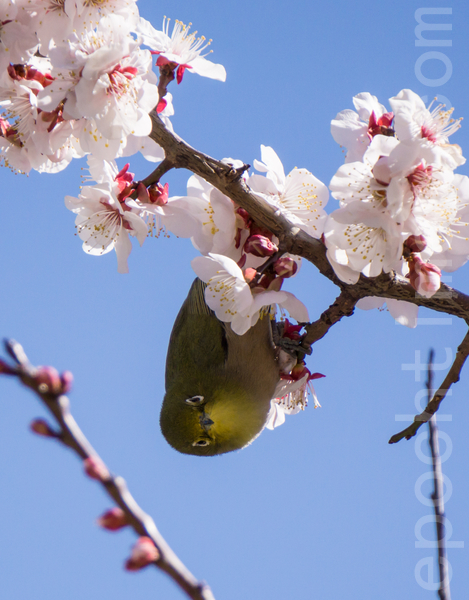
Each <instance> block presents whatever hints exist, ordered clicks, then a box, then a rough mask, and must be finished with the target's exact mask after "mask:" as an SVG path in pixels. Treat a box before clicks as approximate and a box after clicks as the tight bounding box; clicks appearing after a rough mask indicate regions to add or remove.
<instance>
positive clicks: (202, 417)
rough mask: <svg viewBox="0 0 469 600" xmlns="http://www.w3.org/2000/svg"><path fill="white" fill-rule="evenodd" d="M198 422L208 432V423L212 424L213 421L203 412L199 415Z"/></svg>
mask: <svg viewBox="0 0 469 600" xmlns="http://www.w3.org/2000/svg"><path fill="white" fill-rule="evenodd" d="M200 424H201V425H202V427H203V429H205V431H207V432H208V430H209V429H210V425H213V421H212V419H211V418H210V417H209V416H207V415H206V414H205V413H204V412H203V413H202V414H201V415H200Z"/></svg>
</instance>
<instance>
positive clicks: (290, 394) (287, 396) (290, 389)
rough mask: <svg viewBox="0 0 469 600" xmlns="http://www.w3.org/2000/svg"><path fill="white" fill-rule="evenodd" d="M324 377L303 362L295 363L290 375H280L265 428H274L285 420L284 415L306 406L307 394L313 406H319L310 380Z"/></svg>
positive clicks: (297, 411)
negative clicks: (311, 399)
mask: <svg viewBox="0 0 469 600" xmlns="http://www.w3.org/2000/svg"><path fill="white" fill-rule="evenodd" d="M320 377H324V375H322V374H321V373H313V374H311V372H310V371H309V369H307V368H306V366H305V365H304V363H299V364H297V365H296V366H295V367H294V368H293V370H292V372H291V374H290V375H287V376H282V378H281V379H280V381H279V383H278V384H277V387H276V389H275V392H274V397H273V398H272V400H271V402H270V411H269V414H268V415H267V421H266V424H265V427H266V429H271V430H273V429H275V428H276V427H279V426H280V425H283V423H284V422H285V415H296V414H298V413H299V412H300V411H302V410H304V409H305V408H306V407H307V406H308V394H310V395H311V397H312V398H313V402H314V408H320V406H321V405H320V404H319V400H318V398H317V396H316V392H315V389H314V387H313V384H312V383H311V381H312V380H313V379H319V378H320Z"/></svg>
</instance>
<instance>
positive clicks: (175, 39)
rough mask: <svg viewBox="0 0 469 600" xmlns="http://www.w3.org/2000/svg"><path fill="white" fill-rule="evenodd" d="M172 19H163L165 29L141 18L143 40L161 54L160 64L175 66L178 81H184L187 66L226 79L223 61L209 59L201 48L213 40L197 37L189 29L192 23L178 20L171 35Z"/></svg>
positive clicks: (199, 72)
mask: <svg viewBox="0 0 469 600" xmlns="http://www.w3.org/2000/svg"><path fill="white" fill-rule="evenodd" d="M169 23H170V19H167V18H166V17H165V18H164V20H163V30H162V31H158V30H157V29H155V28H154V27H153V26H152V25H151V24H150V23H149V22H148V21H146V20H145V19H143V18H140V23H139V25H138V27H137V33H138V35H139V36H140V39H141V40H142V43H143V44H145V45H146V46H148V47H149V48H151V49H152V50H153V52H154V53H155V54H158V61H157V63H156V64H157V66H159V67H162V66H164V65H169V66H170V67H171V68H173V69H176V78H177V82H178V83H181V81H182V78H183V76H184V72H185V70H186V69H189V70H190V71H192V72H193V73H197V74H198V75H202V76H203V77H209V78H210V79H218V80H219V81H225V80H226V71H225V68H224V67H223V65H218V64H215V63H212V62H211V61H209V60H207V59H206V58H205V56H206V55H207V54H208V53H206V54H204V55H202V54H201V52H202V51H203V50H205V49H206V48H207V46H208V45H209V44H210V43H211V41H212V40H209V41H206V39H205V37H203V36H201V37H199V38H198V37H196V36H197V32H196V31H195V32H193V33H190V28H191V25H192V24H191V23H189V25H184V23H182V22H181V21H177V20H176V21H175V23H174V28H173V32H172V34H171V36H170V35H169Z"/></svg>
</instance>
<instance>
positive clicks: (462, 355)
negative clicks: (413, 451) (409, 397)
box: [389, 331, 469, 444]
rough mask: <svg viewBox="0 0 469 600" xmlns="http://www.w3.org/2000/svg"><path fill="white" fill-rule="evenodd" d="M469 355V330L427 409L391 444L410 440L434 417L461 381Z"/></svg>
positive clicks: (390, 441)
mask: <svg viewBox="0 0 469 600" xmlns="http://www.w3.org/2000/svg"><path fill="white" fill-rule="evenodd" d="M468 355H469V331H468V332H467V333H466V335H465V337H464V339H463V341H462V342H461V345H460V346H459V348H458V351H457V353H456V358H455V359H454V362H453V364H452V365H451V368H450V370H449V371H448V374H447V375H446V377H445V380H444V381H443V383H442V384H441V387H440V389H439V390H438V391H437V392H436V393H435V394H434V396H433V398H432V399H431V400H429V402H428V404H427V407H426V408H425V410H424V411H423V412H422V413H420V414H419V415H416V416H415V417H414V422H413V423H412V425H409V427H407V428H406V429H404V430H403V431H401V432H399V433H396V434H395V435H393V436H392V438H391V439H390V440H389V443H390V444H395V443H396V442H400V441H401V440H402V439H403V438H405V439H406V440H410V439H411V438H412V437H414V435H415V434H416V433H417V431H418V430H419V429H420V427H421V426H422V425H423V424H424V423H427V422H428V421H429V420H430V419H431V418H432V416H433V415H434V414H435V413H436V411H437V410H438V408H439V406H440V404H441V402H442V401H443V399H444V398H445V396H446V394H447V392H448V390H449V388H450V387H451V386H452V385H453V383H457V382H458V381H459V376H460V374H461V370H462V368H463V366H464V363H465V362H466V358H467V356H468Z"/></svg>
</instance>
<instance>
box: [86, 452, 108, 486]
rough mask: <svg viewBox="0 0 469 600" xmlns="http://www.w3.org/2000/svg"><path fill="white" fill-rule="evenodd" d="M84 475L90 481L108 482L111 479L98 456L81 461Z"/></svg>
mask: <svg viewBox="0 0 469 600" xmlns="http://www.w3.org/2000/svg"><path fill="white" fill-rule="evenodd" d="M83 467H84V469H85V473H86V474H87V475H88V477H91V479H96V480H97V481H108V480H109V479H110V477H111V475H110V473H109V471H108V468H107V467H106V465H105V464H104V463H103V461H102V460H101V459H100V458H99V457H98V456H90V457H89V458H85V460H84V461H83Z"/></svg>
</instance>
